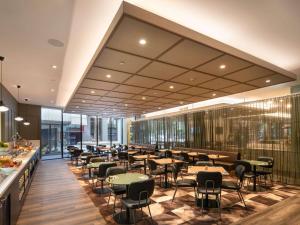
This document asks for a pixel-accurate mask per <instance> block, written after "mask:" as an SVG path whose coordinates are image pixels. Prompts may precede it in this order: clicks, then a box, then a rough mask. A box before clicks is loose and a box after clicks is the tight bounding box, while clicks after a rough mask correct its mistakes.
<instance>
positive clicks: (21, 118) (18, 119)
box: [15, 85, 24, 122]
mask: <svg viewBox="0 0 300 225" xmlns="http://www.w3.org/2000/svg"><path fill="white" fill-rule="evenodd" d="M17 88H18V102H19V98H20V88H21V86H20V85H18V86H17ZM23 120H24V119H23V117H21V116H19V113H18V115H17V116H16V117H15V121H18V122H21V121H23Z"/></svg>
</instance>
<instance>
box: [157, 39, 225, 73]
mask: <svg viewBox="0 0 300 225" xmlns="http://www.w3.org/2000/svg"><path fill="white" fill-rule="evenodd" d="M222 54H223V53H222V52H220V51H218V50H215V49H213V48H210V47H207V46H205V45H202V44H199V43H196V42H194V41H191V40H184V41H182V42H181V43H179V44H178V45H176V46H174V47H173V48H172V49H170V50H169V51H167V52H166V53H165V54H163V55H162V56H161V57H160V58H159V60H161V61H164V62H168V63H172V64H175V65H179V66H183V67H187V68H193V67H195V66H199V65H200V64H202V63H205V62H207V61H209V60H211V59H213V58H215V57H218V56H220V55H222Z"/></svg>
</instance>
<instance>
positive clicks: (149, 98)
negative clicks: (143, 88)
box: [132, 94, 155, 102]
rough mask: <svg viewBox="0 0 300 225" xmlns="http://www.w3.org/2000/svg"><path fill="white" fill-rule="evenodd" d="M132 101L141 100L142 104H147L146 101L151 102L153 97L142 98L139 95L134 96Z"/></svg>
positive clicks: (142, 96) (141, 95)
mask: <svg viewBox="0 0 300 225" xmlns="http://www.w3.org/2000/svg"><path fill="white" fill-rule="evenodd" d="M132 99H135V100H142V101H144V102H147V101H152V100H153V99H155V97H150V96H144V95H143V94H140V95H136V96H134V97H133V98H132Z"/></svg>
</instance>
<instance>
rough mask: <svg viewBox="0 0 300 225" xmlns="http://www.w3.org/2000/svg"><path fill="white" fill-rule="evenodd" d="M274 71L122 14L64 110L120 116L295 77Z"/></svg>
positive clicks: (236, 91)
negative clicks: (141, 42)
mask: <svg viewBox="0 0 300 225" xmlns="http://www.w3.org/2000/svg"><path fill="white" fill-rule="evenodd" d="M141 40H145V41H146V44H144V45H142V44H140V43H139V42H140V41H141ZM222 66H223V67H225V68H221V67H222ZM279 71H280V72H278V70H277V69H276V70H273V68H272V69H270V68H266V67H265V66H261V65H258V64H256V63H253V62H250V61H248V60H244V59H241V58H239V57H235V56H233V55H232V54H228V53H227V52H225V51H222V50H219V49H216V48H213V47H210V46H208V45H205V44H203V43H200V42H197V41H195V40H191V39H190V38H187V37H185V36H183V35H179V34H175V33H172V32H170V31H167V30H166V29H162V28H160V27H157V26H154V25H151V24H149V23H147V22H144V21H141V20H139V19H137V18H133V17H131V16H128V15H125V16H123V17H122V18H121V19H120V21H119V23H118V25H117V26H116V28H115V29H114V31H113V32H112V33H111V35H110V37H109V39H108V41H107V42H106V44H105V46H104V48H103V49H102V50H101V52H100V53H99V55H98V57H97V58H96V60H95V61H94V63H93V65H92V67H91V68H90V69H89V71H88V73H87V74H86V76H85V77H84V79H83V80H82V82H81V83H80V85H79V86H78V88H77V90H76V92H75V93H74V95H73V97H72V99H71V100H70V101H69V103H68V105H67V107H66V110H65V111H66V112H73V113H74V112H76V113H86V114H92V115H102V116H108V115H109V116H112V115H113V116H116V117H126V116H132V115H139V114H143V113H148V112H153V111H157V110H162V109H166V108H171V107H175V106H179V105H183V104H184V105H185V104H189V103H193V102H199V101H204V100H208V99H212V98H218V97H222V96H227V95H231V94H235V93H240V92H245V91H249V90H254V89H258V88H262V87H266V86H271V85H276V84H280V83H285V82H290V81H293V80H295V77H293V76H291V75H290V74H289V73H285V72H283V73H282V70H279Z"/></svg>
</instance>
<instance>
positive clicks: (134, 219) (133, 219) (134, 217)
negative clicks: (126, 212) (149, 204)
mask: <svg viewBox="0 0 300 225" xmlns="http://www.w3.org/2000/svg"><path fill="white" fill-rule="evenodd" d="M132 211H133V213H132V214H133V217H132V219H133V224H134V225H135V209H132Z"/></svg>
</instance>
